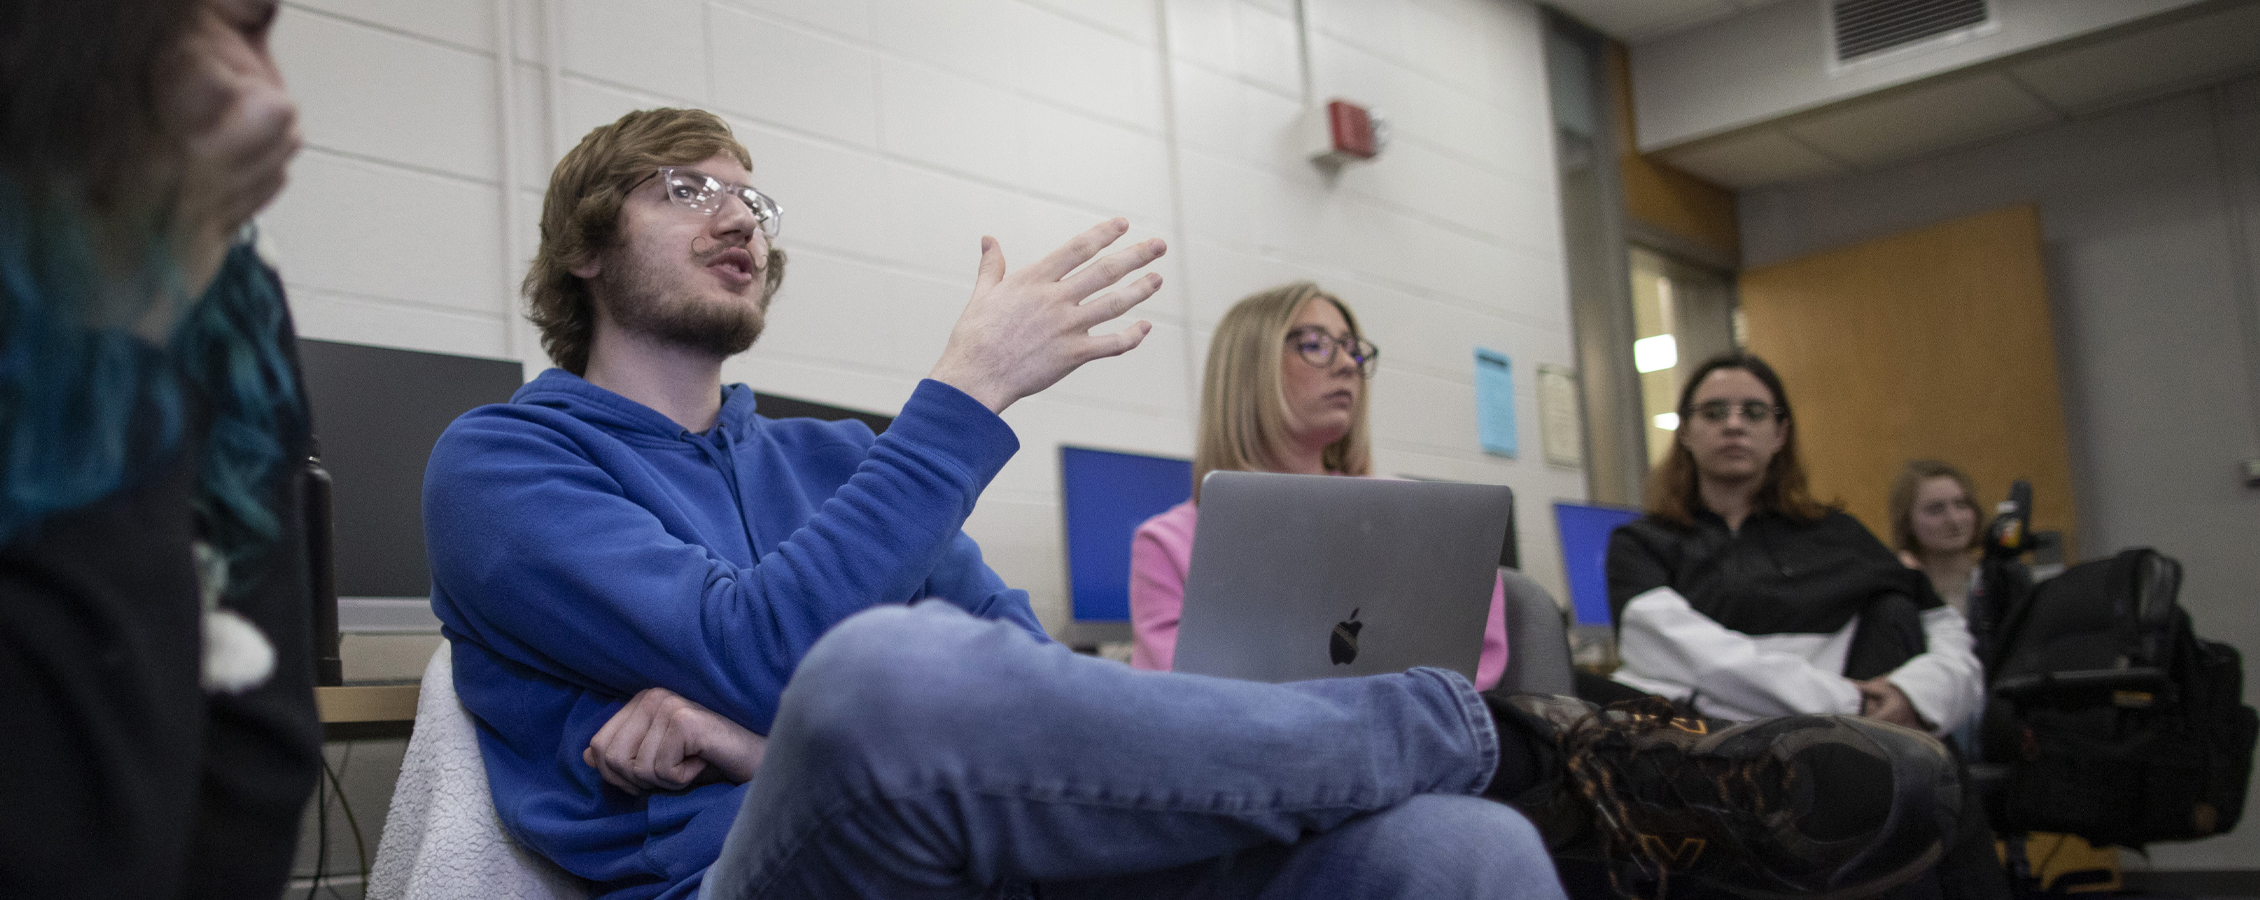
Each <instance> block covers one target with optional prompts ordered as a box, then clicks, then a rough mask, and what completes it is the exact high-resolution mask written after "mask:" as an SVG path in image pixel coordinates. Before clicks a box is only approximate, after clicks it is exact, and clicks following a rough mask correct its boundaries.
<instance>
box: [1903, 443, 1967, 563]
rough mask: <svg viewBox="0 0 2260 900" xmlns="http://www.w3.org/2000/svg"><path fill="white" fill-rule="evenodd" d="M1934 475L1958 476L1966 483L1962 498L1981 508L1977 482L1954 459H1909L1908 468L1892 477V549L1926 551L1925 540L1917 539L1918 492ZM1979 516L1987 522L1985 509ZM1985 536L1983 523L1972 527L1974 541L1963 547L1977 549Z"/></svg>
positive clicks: (1915, 551)
mask: <svg viewBox="0 0 2260 900" xmlns="http://www.w3.org/2000/svg"><path fill="white" fill-rule="evenodd" d="M1933 478H1952V479H1954V483H1955V484H1959V485H1961V486H1962V498H1963V499H1965V500H1968V501H1969V503H1970V508H1971V509H1977V508H1978V505H1977V482H1974V481H1971V480H1970V476H1969V474H1968V473H1966V472H1963V471H1962V470H1960V469H1957V468H1955V467H1954V466H1953V464H1951V463H1947V462H1943V461H1940V460H1935V459H1918V460H1914V461H1912V462H1909V463H1907V467H1906V468H1903V469H1900V470H1899V477H1897V478H1894V479H1892V480H1891V545H1892V549H1894V550H1905V551H1907V552H1909V553H1913V554H1916V555H1917V556H1920V555H1921V554H1922V552H1923V547H1922V542H1921V541H1919V540H1916V539H1915V492H1916V491H1918V490H1921V489H1922V486H1923V482H1925V481H1929V480H1931V479H1933ZM1978 518H1979V522H1978V525H1980V526H1983V525H1984V524H1985V522H1984V521H1983V520H1984V515H1983V513H1982V511H1981V512H1980V514H1979V516H1978ZM1984 537H1985V529H1984V528H1983V527H1978V528H1972V529H1970V544H1969V546H1967V547H1963V548H1962V549H1964V550H1974V549H1977V546H1978V544H1979V543H1980V542H1981V541H1983V540H1984Z"/></svg>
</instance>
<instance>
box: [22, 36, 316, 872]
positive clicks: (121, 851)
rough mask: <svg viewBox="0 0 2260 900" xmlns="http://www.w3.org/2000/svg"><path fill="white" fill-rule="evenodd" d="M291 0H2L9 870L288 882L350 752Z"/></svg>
mask: <svg viewBox="0 0 2260 900" xmlns="http://www.w3.org/2000/svg"><path fill="white" fill-rule="evenodd" d="M276 6H277V4H276V2H275V0H0V728H5V730H6V733H7V734H8V736H9V741H8V744H9V761H10V763H11V771H10V773H9V777H8V778H6V779H0V896H6V897H57V896H73V897H76V896H86V897H114V896H136V897H262V896H264V897H272V896H275V895H276V894H277V893H278V892H280V891H281V889H282V887H283V885H284V882H285V880H286V879H287V877H288V875H289V869H290V862H291V853H292V851H293V849H294V845H295V841H296V837H297V826H298V817H299V814H300V812H301V811H302V810H303V808H304V806H305V803H306V799H307V797H308V795H309V793H310V792H311V791H312V788H313V784H314V777H315V773H316V771H317V770H318V768H319V766H320V750H321V732H320V725H319V723H318V722H317V720H316V717H315V713H314V700H313V690H312V660H311V650H310V634H309V631H310V628H309V625H308V610H309V604H308V602H307V596H308V592H307V576H306V570H305V537H304V532H303V526H302V521H301V503H302V500H301V497H300V494H299V491H300V489H301V482H300V481H299V479H300V478H301V477H302V476H301V475H300V473H301V471H302V469H303V465H302V463H303V461H304V460H305V458H306V453H307V445H308V423H307V416H306V406H305V402H304V398H303V396H302V393H301V391H300V389H299V384H298V377H297V374H296V366H295V362H294V360H293V357H292V346H293V342H292V335H291V326H290V320H289V314H288V310H287V309H286V307H285V306H284V303H283V298H282V291H281V284H280V282H279V281H277V280H276V278H275V276H274V274H273V273H272V272H271V271H270V270H268V269H267V268H266V266H265V265H263V264H262V263H261V262H260V261H259V259H258V257H257V256H256V255H255V254H254V253H253V252H252V251H251V249H250V247H249V245H248V243H247V242H246V241H245V240H243V235H244V233H245V231H246V224H247V223H248V222H249V221H250V218H251V216H252V214H253V213H255V212H257V211H258V210H259V209H260V208H261V207H263V206H265V205H266V204H267V202H268V201H270V200H272V199H273V198H274V196H275V194H276V193H277V192H278V191H280V190H281V187H282V181H283V177H284V170H285V167H286V165H287V163H288V161H289V159H290V157H291V155H292V154H293V153H295V152H296V150H297V148H298V144H299V139H298V131H297V125H296V111H295V109H294V108H293V107H292V106H291V103H290V100H289V97H288V96H287V95H286V94H285V93H284V91H283V88H282V80H281V77H280V75H279V73H278V72H277V71H276V68H275V64H274V60H273V58H272V57H271V56H270V55H269V53H268V50H267V33H268V29H269V26H270V24H271V23H272V21H273V19H274V15H275V12H276Z"/></svg>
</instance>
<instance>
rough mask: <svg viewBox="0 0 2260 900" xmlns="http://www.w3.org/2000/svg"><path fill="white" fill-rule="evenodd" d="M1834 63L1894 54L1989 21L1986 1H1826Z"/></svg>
mask: <svg viewBox="0 0 2260 900" xmlns="http://www.w3.org/2000/svg"><path fill="white" fill-rule="evenodd" d="M1829 8H1830V12H1831V13H1832V14H1833V15H1831V16H1830V18H1831V19H1833V20H1834V26H1835V29H1836V34H1835V38H1836V61H1837V62H1839V63H1847V62H1851V61H1853V60H1856V59H1860V58H1862V57H1867V56H1874V55H1875V54H1878V53H1882V52H1884V51H1887V50H1896V49H1899V48H1901V47H1905V46H1907V45H1909V44H1916V43H1921V42H1923V41H1927V40H1930V39H1932V38H1936V37H1939V36H1941V35H1947V34H1953V33H1955V32H1959V31H1963V30H1966V29H1972V28H1977V27H1979V26H1982V25H1985V24H1986V23H1987V22H1989V21H1990V20H1991V16H1990V14H1989V12H1988V10H1987V9H1986V0H1830V3H1829Z"/></svg>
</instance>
